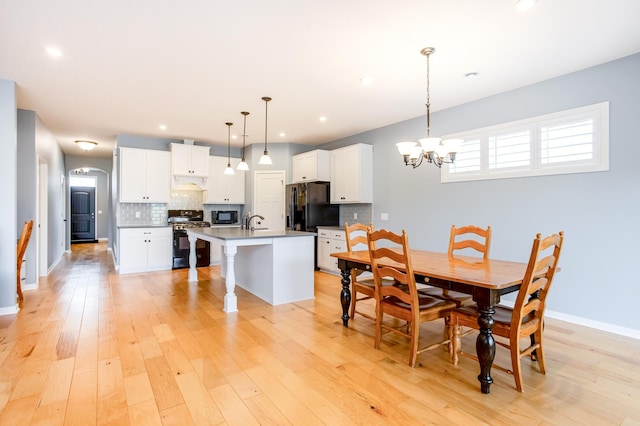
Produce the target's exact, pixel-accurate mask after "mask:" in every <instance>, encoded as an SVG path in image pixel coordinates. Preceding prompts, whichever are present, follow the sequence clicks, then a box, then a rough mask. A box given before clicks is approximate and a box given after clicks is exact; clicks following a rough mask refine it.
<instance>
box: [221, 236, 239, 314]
mask: <svg viewBox="0 0 640 426" xmlns="http://www.w3.org/2000/svg"><path fill="white" fill-rule="evenodd" d="M237 252H238V247H236V246H229V245H225V246H224V254H225V256H226V258H227V271H226V272H227V275H226V277H225V285H226V288H227V294H225V295H224V311H225V312H238V296H236V293H235V287H236V269H235V267H234V265H233V263H234V261H235V256H236V253H237Z"/></svg>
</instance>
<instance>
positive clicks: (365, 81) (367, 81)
mask: <svg viewBox="0 0 640 426" xmlns="http://www.w3.org/2000/svg"><path fill="white" fill-rule="evenodd" d="M371 83H373V78H371V77H370V76H368V75H365V76H363V77H362V78H361V79H360V84H362V85H363V86H369V85H370V84H371Z"/></svg>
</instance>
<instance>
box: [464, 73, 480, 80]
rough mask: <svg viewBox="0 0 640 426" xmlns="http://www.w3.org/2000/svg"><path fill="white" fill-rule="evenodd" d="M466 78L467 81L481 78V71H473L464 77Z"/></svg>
mask: <svg viewBox="0 0 640 426" xmlns="http://www.w3.org/2000/svg"><path fill="white" fill-rule="evenodd" d="M464 77H465V78H466V79H467V80H475V79H476V78H478V77H480V72H479V71H471V72H468V73H466V74H465V75H464Z"/></svg>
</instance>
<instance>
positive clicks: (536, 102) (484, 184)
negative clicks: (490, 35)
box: [320, 54, 640, 331]
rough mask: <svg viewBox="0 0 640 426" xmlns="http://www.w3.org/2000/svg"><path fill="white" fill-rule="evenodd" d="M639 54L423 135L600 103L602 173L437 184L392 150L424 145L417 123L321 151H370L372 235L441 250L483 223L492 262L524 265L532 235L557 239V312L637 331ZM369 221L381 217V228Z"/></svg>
mask: <svg viewBox="0 0 640 426" xmlns="http://www.w3.org/2000/svg"><path fill="white" fill-rule="evenodd" d="M639 75H640V54H636V55H633V56H629V57H626V58H623V59H620V60H617V61H613V62H610V63H606V64H603V65H600V66H596V67H593V68H589V69H585V70H582V71H579V72H575V73H572V74H568V75H565V76H562V77H559V78H555V79H552V80H548V81H543V82H540V83H538V84H534V85H531V86H527V87H523V88H520V89H517V90H513V91H509V92H506V93H502V94H499V95H495V96H492V97H488V98H485V99H481V100H478V101H475V102H471V103H468V104H464V105H460V106H456V107H453V108H450V109H447V110H443V111H439V112H437V113H434V114H432V117H431V127H432V134H433V135H445V134H451V133H457V132H461V131H465V130H470V129H475V128H480V127H485V126H490V125H494V124H498V123H504V122H508V121H512V120H518V119H523V118H527V117H532V116H537V115H541V114H546V113H551V112H556V111H561V110H565V109H570V108H576V107H580V106H584V105H589V104H594V103H598V102H603V101H609V102H610V170H609V171H608V172H599V173H584V174H569V175H557V176H541V177H528V178H517V179H503V180H486V181H476V182H458V183H448V184H441V183H440V176H439V169H438V168H436V167H435V166H433V165H430V164H423V165H422V166H421V167H420V168H418V169H415V170H413V169H411V168H410V167H405V166H404V164H403V162H402V159H401V157H400V155H399V153H398V151H397V149H396V147H395V143H396V142H400V141H402V140H412V139H413V140H417V139H418V138H421V137H424V129H425V117H419V118H416V119H413V120H409V121H405V122H402V123H397V124H394V125H391V126H387V127H384V128H380V129H376V130H373V131H369V132H366V133H362V134H358V135H354V136H351V137H348V138H345V139H341V140H338V141H335V142H332V143H329V144H325V145H322V146H321V147H320V148H324V149H332V148H337V147H340V146H345V145H350V144H353V143H359V142H361V143H368V144H373V145H374V179H373V188H374V206H373V211H374V213H373V216H374V225H375V226H376V227H377V228H387V229H391V230H395V231H399V230H401V229H403V228H404V229H406V230H407V232H408V233H409V236H410V243H411V245H412V247H414V248H416V249H426V250H438V251H444V250H446V249H447V242H448V237H449V228H450V227H451V224H457V225H466V224H476V225H479V226H487V225H491V226H492V228H493V238H492V244H491V256H492V257H494V258H497V259H506V260H514V261H526V260H527V259H528V255H529V253H530V250H531V243H532V241H533V238H534V236H535V234H536V233H538V232H541V233H543V234H548V233H552V232H557V231H560V230H564V231H565V233H566V240H565V246H564V249H563V254H562V258H561V260H560V266H561V268H562V272H560V273H559V274H558V275H557V276H556V282H555V284H554V288H553V290H552V294H551V296H550V300H549V309H550V310H551V311H554V312H556V313H559V314H561V315H560V316H562V315H565V316H568V317H567V318H570V317H571V316H573V317H574V318H576V319H585V320H586V321H585V322H587V323H588V322H589V321H595V322H600V323H605V324H608V325H613V326H614V328H615V327H616V326H617V327H622V328H626V329H631V330H636V331H640V317H638V316H637V315H631V314H630V313H631V312H634V311H635V309H636V307H635V305H636V302H637V300H640V285H638V279H637V277H636V275H637V271H636V267H637V266H636V262H637V261H638V255H639V254H640V249H638V245H637V242H638V241H639V240H640V221H639V220H638V217H640V166H639V165H638V159H639V158H640V143H638V138H637V134H638V132H637V127H636V126H637V116H638V114H639V113H640V84H638V76H639ZM380 213H389V220H388V221H381V220H380Z"/></svg>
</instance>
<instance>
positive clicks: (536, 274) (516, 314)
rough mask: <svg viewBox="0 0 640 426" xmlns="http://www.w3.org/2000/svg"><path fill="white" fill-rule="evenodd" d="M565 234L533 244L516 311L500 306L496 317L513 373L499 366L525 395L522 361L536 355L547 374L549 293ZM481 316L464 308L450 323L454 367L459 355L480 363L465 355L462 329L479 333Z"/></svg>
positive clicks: (497, 332) (475, 309) (496, 327)
mask: <svg viewBox="0 0 640 426" xmlns="http://www.w3.org/2000/svg"><path fill="white" fill-rule="evenodd" d="M563 241H564V232H560V233H558V234H553V235H550V236H548V237H546V238H542V237H541V235H540V234H538V235H537V236H536V238H535V239H534V240H533V247H532V249H531V256H530V258H529V263H528V266H527V269H526V272H525V275H524V279H523V281H522V285H521V286H520V290H519V291H518V296H517V298H516V302H515V305H514V307H513V308H509V307H507V306H503V305H498V306H496V308H495V314H494V315H493V320H494V325H493V335H494V336H500V337H503V338H505V339H507V341H506V342H503V341H499V340H496V344H498V345H501V346H503V347H506V348H508V349H509V350H510V352H511V369H506V368H504V367H501V366H499V365H495V364H494V367H496V368H497V369H499V370H502V371H505V372H507V373H509V374H513V376H514V378H515V381H516V388H517V389H518V391H519V392H522V391H523V385H522V368H521V363H520V358H521V357H523V356H526V355H532V354H533V353H534V351H535V358H533V357H532V359H534V360H537V361H538V366H539V368H540V372H541V373H542V374H546V368H545V364H544V350H543V340H542V331H543V320H544V310H545V306H546V301H547V296H548V295H549V289H550V288H551V283H552V282H553V277H554V275H555V272H556V269H557V267H558V259H559V257H560V251H561V250H562V243H563ZM479 316H480V312H479V311H478V307H477V305H475V304H474V305H470V306H463V307H461V308H457V309H455V310H453V311H452V312H451V314H450V315H449V317H448V319H447V330H448V333H449V340H450V343H449V345H450V346H449V351H450V353H451V361H452V362H453V364H454V365H455V364H457V363H458V355H459V354H463V355H465V356H468V357H471V358H474V359H477V358H476V357H475V356H473V355H470V354H466V353H464V352H462V351H461V347H460V346H461V339H460V335H461V327H463V326H464V327H470V328H473V329H476V330H477V329H478V328H479V325H478V317H479ZM525 338H526V339H527V340H528V343H529V345H528V346H527V347H526V348H524V349H522V348H521V346H520V345H521V340H522V339H525Z"/></svg>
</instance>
